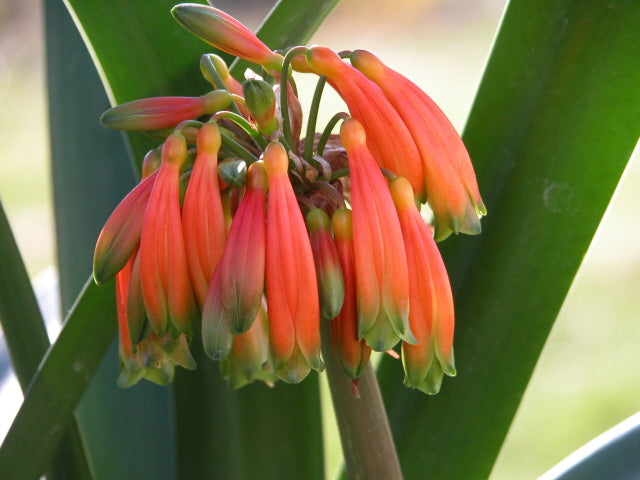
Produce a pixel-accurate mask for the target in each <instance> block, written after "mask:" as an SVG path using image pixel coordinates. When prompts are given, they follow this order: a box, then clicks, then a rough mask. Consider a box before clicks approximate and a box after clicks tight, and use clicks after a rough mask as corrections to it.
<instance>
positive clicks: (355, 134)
mask: <svg viewBox="0 0 640 480" xmlns="http://www.w3.org/2000/svg"><path fill="white" fill-rule="evenodd" d="M340 140H341V141H342V144H343V145H344V147H345V148H346V149H347V151H349V150H351V149H353V148H356V147H359V146H361V145H365V144H366V142H367V135H366V134H365V131H364V127H363V126H362V124H361V123H360V122H359V121H358V120H356V119H355V118H349V119H347V120H345V121H344V122H342V125H341V126H340Z"/></svg>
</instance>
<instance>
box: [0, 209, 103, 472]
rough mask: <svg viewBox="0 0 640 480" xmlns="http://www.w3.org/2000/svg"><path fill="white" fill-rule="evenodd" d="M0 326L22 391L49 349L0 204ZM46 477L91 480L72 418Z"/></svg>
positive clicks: (78, 431)
mask: <svg viewBox="0 0 640 480" xmlns="http://www.w3.org/2000/svg"><path fill="white" fill-rule="evenodd" d="M0 258H2V268H1V269H0V291H1V292H3V294H2V295H0V323H1V324H2V331H3V333H4V337H5V341H6V343H7V348H8V350H9V355H10V357H11V364H12V367H13V370H14V372H15V374H16V377H18V382H19V383H20V388H21V389H22V391H23V392H24V391H25V390H26V389H27V387H28V386H29V382H30V381H31V379H32V377H33V375H34V373H35V372H36V370H37V368H38V364H39V363H40V360H41V359H42V357H43V356H44V354H45V353H46V351H47V348H49V337H48V335H47V330H46V328H45V324H44V319H43V318H42V315H41V314H40V309H39V307H38V302H37V300H36V297H35V294H34V292H33V289H32V288H31V282H30V281H29V276H28V275H27V271H26V269H25V266H24V263H23V261H22V257H21V256H20V251H19V250H18V246H17V244H16V241H15V238H14V237H13V233H12V232H11V228H10V226H9V222H8V220H7V216H6V215H5V212H4V208H3V207H2V204H1V203H0ZM64 435H65V438H64V439H63V444H62V445H61V446H60V447H59V448H58V450H57V452H56V453H55V455H54V458H53V464H52V466H50V467H49V469H48V472H47V476H48V477H49V478H50V479H52V480H55V479H65V478H74V479H78V480H80V479H92V478H94V473H93V467H92V465H91V462H90V460H89V458H88V457H87V452H86V449H85V445H84V441H83V439H82V436H81V433H80V430H79V429H78V425H77V423H76V420H75V418H72V419H71V421H70V422H69V425H68V426H67V431H66V432H65V434H64Z"/></svg>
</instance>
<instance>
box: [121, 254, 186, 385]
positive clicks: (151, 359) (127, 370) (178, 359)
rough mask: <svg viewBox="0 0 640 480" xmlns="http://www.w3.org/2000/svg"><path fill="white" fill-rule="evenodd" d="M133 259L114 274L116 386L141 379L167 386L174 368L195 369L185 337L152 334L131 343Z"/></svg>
mask: <svg viewBox="0 0 640 480" xmlns="http://www.w3.org/2000/svg"><path fill="white" fill-rule="evenodd" d="M136 258H137V256H136V255H135V254H134V255H132V256H131V258H130V259H129V261H128V262H127V264H126V265H125V267H124V268H123V269H122V270H120V272H118V274H117V275H116V312H117V317H118V338H119V355H120V365H121V373H120V376H119V377H118V385H119V386H120V387H123V388H124V387H130V386H132V385H135V384H136V383H137V382H138V381H139V380H140V379H142V378H146V379H147V380H150V381H152V382H154V383H158V384H160V385H166V384H168V383H170V382H171V381H172V380H173V373H174V365H180V366H181V367H183V368H186V369H189V370H193V369H195V368H196V363H195V361H194V360H193V357H192V356H191V352H189V347H188V344H187V339H186V337H185V335H184V334H181V335H179V336H178V338H175V339H174V338H171V337H170V336H169V335H168V334H166V335H165V336H164V337H159V336H158V335H156V334H155V333H151V334H150V335H149V336H147V337H145V338H140V339H137V340H135V341H132V338H133V337H134V336H135V335H134V334H133V333H132V332H131V331H130V325H131V318H130V317H129V313H130V312H131V306H130V302H131V292H132V287H133V286H134V283H135V282H136V281H137V279H136V278H135V276H134V275H132V272H133V269H134V268H135V267H133V265H135V259H136ZM133 290H135V288H134V289H133Z"/></svg>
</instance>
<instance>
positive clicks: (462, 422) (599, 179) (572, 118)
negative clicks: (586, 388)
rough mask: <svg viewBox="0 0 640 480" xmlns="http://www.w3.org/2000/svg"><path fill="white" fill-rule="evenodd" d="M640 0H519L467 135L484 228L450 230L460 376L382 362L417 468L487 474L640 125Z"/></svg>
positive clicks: (413, 471) (434, 473) (412, 469)
mask: <svg viewBox="0 0 640 480" xmlns="http://www.w3.org/2000/svg"><path fill="white" fill-rule="evenodd" d="M639 57H640V10H638V8H637V5H635V4H633V3H632V2H625V1H610V2H599V1H585V2H580V1H569V0H564V1H555V0H553V1H552V0H545V1H542V2H535V3H529V2H511V3H510V5H509V7H508V9H507V11H506V14H505V17H504V19H503V21H502V24H501V28H500V32H499V35H498V37H497V40H496V42H495V44H494V48H493V52H492V54H491V57H490V59H489V63H488V66H487V69H486V72H485V75H484V77H483V80H482V83H481V85H480V89H479V92H478V95H477V98H476V100H475V103H474V106H473V109H472V111H471V115H470V117H469V121H468V123H467V127H466V129H465V134H464V139H465V142H466V145H467V147H468V149H469V152H470V154H471V158H472V160H473V162H474V164H475V166H476V169H477V174H478V180H479V183H480V187H481V191H482V192H483V194H484V200H485V203H486V205H487V208H488V212H489V214H488V216H487V217H486V218H485V219H483V230H484V231H483V233H482V234H481V235H479V236H477V237H460V238H455V239H452V240H447V241H446V242H443V245H442V249H443V253H444V255H445V257H446V261H447V264H448V267H449V271H450V275H451V280H452V283H453V286H454V290H455V296H456V307H457V331H456V342H455V348H456V356H457V358H456V365H457V367H458V373H459V374H458V377H457V378H455V379H450V380H446V381H445V382H444V385H443V388H442V391H441V393H440V394H438V395H437V396H435V397H425V396H424V395H422V394H420V393H416V392H413V391H410V390H407V389H405V388H404V387H402V386H401V381H402V372H401V368H400V366H399V364H398V363H397V362H393V361H390V360H387V359H385V360H384V363H383V365H382V368H381V371H380V375H381V381H382V383H383V392H384V393H385V394H386V403H387V409H388V413H389V415H390V420H391V423H392V428H393V430H394V437H395V441H396V445H397V447H398V450H399V453H400V460H401V463H402V465H403V470H404V472H405V475H406V478H408V479H411V478H425V476H426V475H428V476H429V478H437V479H471V480H472V479H482V478H487V477H488V475H489V473H490V470H491V467H492V465H493V463H494V461H495V458H496V456H497V454H498V452H499V450H500V447H501V445H502V442H503V440H504V437H505V435H506V433H507V431H508V428H509V425H510V423H511V420H512V418H513V415H514V414H515V411H516V409H517V407H518V404H519V402H520V400H521V398H522V394H523V392H524V389H525V388H526V385H527V382H528V379H529V377H530V376H531V373H532V371H533V368H534V366H535V363H536V361H537V359H538V356H539V355H540V352H541V349H542V347H543V345H544V342H545V339H546V337H547V335H548V333H549V330H550V329H551V327H552V325H553V322H554V320H555V318H556V316H557V314H558V311H559V309H560V307H561V305H562V302H563V300H564V298H565V296H566V294H567V291H568V290H569V287H570V285H571V282H572V280H573V277H574V275H575V273H576V271H577V269H578V267H579V265H580V262H581V261H582V258H583V256H584V254H585V252H586V250H587V247H588V246H589V243H590V242H591V238H592V237H593V234H594V232H595V230H596V228H597V226H598V223H599V222H600V219H601V218H602V215H603V213H604V211H605V209H606V208H607V205H608V203H609V201H610V198H611V196H612V194H613V191H614V189H615V187H616V185H617V183H618V181H619V179H620V176H621V174H622V172H623V170H624V168H625V165H626V163H627V161H628V159H629V156H630V154H631V152H632V150H633V147H634V145H635V144H636V142H637V140H638V136H639V134H640V115H639V110H638V105H640V69H638V68H637V65H636V62H635V59H637V58H639Z"/></svg>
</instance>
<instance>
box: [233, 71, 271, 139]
mask: <svg viewBox="0 0 640 480" xmlns="http://www.w3.org/2000/svg"><path fill="white" fill-rule="evenodd" d="M242 92H243V94H244V99H245V101H246V102H247V108H248V109H249V112H251V116H252V117H253V119H254V120H255V121H256V123H257V124H258V128H259V130H260V132H261V133H262V134H263V135H266V136H269V135H271V134H272V133H273V132H275V131H276V130H277V129H278V126H279V124H278V119H277V118H276V96H275V94H274V93H273V88H272V87H271V85H269V84H268V83H267V82H265V81H263V80H254V79H250V80H246V81H245V82H244V83H243V84H242Z"/></svg>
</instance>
